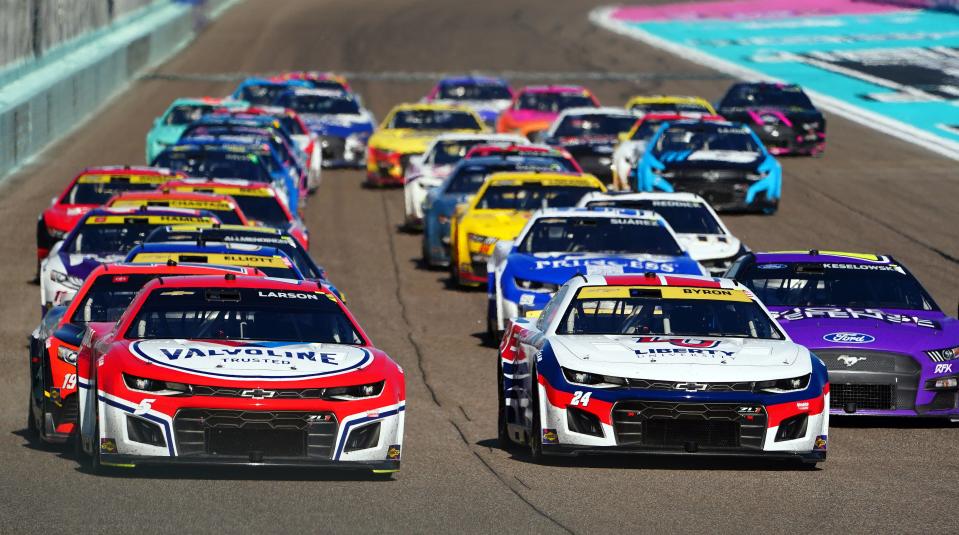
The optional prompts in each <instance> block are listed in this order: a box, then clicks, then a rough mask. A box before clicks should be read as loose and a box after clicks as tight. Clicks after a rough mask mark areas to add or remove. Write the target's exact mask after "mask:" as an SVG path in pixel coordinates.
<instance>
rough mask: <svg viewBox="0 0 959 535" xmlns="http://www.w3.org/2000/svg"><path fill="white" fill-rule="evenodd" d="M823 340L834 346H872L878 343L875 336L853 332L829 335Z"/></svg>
mask: <svg viewBox="0 0 959 535" xmlns="http://www.w3.org/2000/svg"><path fill="white" fill-rule="evenodd" d="M822 339H823V340H825V341H827V342H832V343H834V344H870V343H872V342H875V341H876V337H875V336H872V335H869V334H864V333H852V332H838V333H829V334H827V335H826V336H823V337H822Z"/></svg>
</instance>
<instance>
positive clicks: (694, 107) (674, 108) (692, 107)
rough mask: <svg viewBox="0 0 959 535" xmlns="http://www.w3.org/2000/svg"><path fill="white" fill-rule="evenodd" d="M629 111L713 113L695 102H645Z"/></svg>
mask: <svg viewBox="0 0 959 535" xmlns="http://www.w3.org/2000/svg"><path fill="white" fill-rule="evenodd" d="M629 109H630V110H632V111H638V112H641V113H704V114H705V113H711V112H710V111H709V110H708V109H707V108H706V106H703V105H702V104H697V103H695V102H644V103H642V104H634V105H633V106H631V107H630V108H629Z"/></svg>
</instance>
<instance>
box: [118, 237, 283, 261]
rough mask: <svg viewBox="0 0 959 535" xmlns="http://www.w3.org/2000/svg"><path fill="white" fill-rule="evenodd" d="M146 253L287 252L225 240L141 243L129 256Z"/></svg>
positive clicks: (262, 254)
mask: <svg viewBox="0 0 959 535" xmlns="http://www.w3.org/2000/svg"><path fill="white" fill-rule="evenodd" d="M146 253H212V254H238V255H240V254H242V255H250V256H282V257H284V258H286V253H284V252H283V251H281V250H279V249H277V248H275V247H269V246H266V245H254V244H246V243H223V242H204V243H203V244H197V243H195V242H189V241H171V242H146V243H141V244H140V245H137V246H136V247H134V248H133V249H132V250H131V251H130V254H129V256H128V257H127V258H134V257H135V256H136V255H139V254H146ZM128 261H129V260H128Z"/></svg>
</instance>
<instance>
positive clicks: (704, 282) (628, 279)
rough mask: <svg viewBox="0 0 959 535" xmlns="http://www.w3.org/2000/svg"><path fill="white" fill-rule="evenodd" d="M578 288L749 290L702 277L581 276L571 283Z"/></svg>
mask: <svg viewBox="0 0 959 535" xmlns="http://www.w3.org/2000/svg"><path fill="white" fill-rule="evenodd" d="M570 283H571V284H573V285H576V286H680V287H687V288H713V289H720V288H721V289H737V290H747V291H748V289H747V288H746V287H745V286H743V285H742V284H739V283H738V282H736V281H734V280H732V279H717V278H713V277H706V276H701V275H664V274H661V273H647V274H644V275H581V276H578V277H576V278H574V279H572V280H571V281H570Z"/></svg>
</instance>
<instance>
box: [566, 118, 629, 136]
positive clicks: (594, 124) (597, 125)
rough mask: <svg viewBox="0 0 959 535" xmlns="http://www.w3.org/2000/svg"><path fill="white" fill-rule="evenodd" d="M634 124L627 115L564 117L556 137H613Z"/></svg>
mask: <svg viewBox="0 0 959 535" xmlns="http://www.w3.org/2000/svg"><path fill="white" fill-rule="evenodd" d="M635 123H636V118H635V117H632V116H628V115H582V116H579V117H566V118H565V119H563V122H561V123H560V124H559V126H557V127H556V131H555V132H553V135H554V136H556V137H588V136H615V135H617V134H619V133H620V132H627V131H629V129H630V128H632V127H633V124H635Z"/></svg>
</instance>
